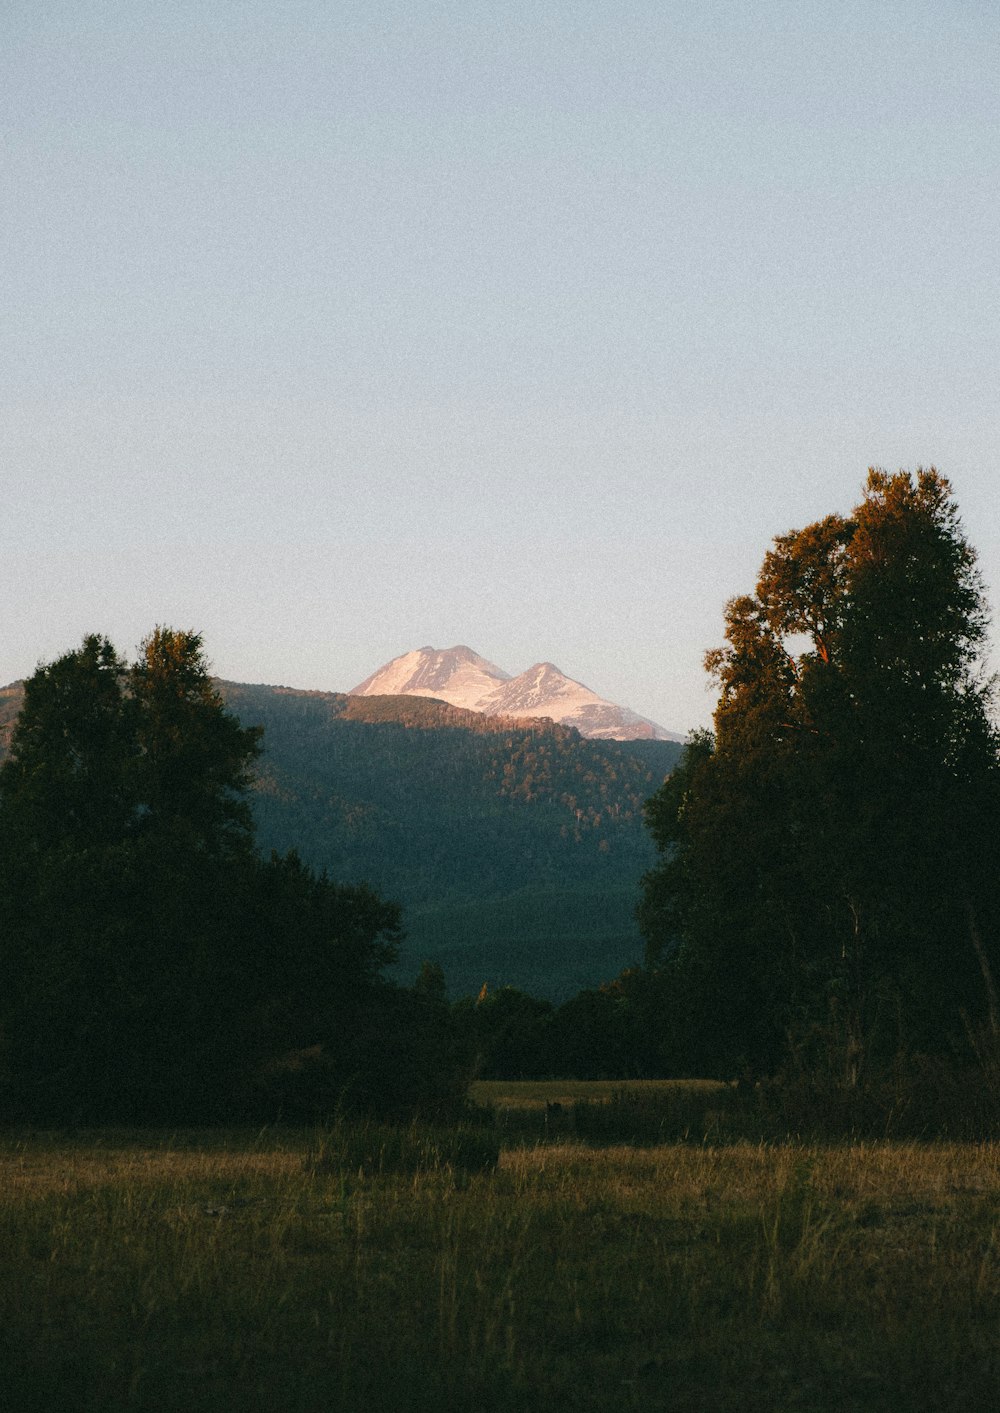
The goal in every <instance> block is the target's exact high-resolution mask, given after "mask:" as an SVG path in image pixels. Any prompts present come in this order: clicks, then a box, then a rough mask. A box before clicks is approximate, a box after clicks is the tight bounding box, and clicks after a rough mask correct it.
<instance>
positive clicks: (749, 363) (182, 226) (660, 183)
mask: <svg viewBox="0 0 1000 1413" xmlns="http://www.w3.org/2000/svg"><path fill="white" fill-rule="evenodd" d="M998 40H1000V14H998V12H997V11H996V9H995V8H994V7H993V6H989V5H983V4H981V3H966V0H935V3H928V4H922V3H903V0H897V2H896V3H893V0H885V3H879V4H877V5H876V4H872V3H871V0H865V3H854V0H847V2H846V3H838V0H822V3H814V0H757V3H753V4H748V3H747V2H746V0H731V3H726V0H699V3H697V4H691V3H690V0H676V3H675V0H648V2H647V3H642V2H641V0H608V2H607V3H605V2H604V0H579V2H578V3H569V0H564V3H547V2H546V0H526V3H520V0H518V2H517V3H503V0H491V3H489V4H485V3H483V4H480V3H477V0H455V3H450V2H446V0H398V3H392V2H391V0H339V3H338V0H212V3H211V4H205V3H204V0H171V3H170V4H169V5H164V4H159V3H152V0H149V3H139V0H135V3H132V0H118V3H112V0H105V2H104V3H91V0H71V3H67V2H66V0H48V3H46V4H45V5H37V4H31V3H28V0H9V3H8V4H7V5H5V6H4V7H3V14H2V16H0V124H2V139H3V141H2V151H0V171H2V182H3V191H4V201H3V203H2V204H0V282H2V292H3V299H2V308H3V311H4V315H3V318H2V319H0V683H7V682H10V681H13V680H14V679H15V678H18V677H23V676H26V675H28V674H30V673H31V672H32V671H33V670H34V668H35V667H36V665H37V664H38V663H39V662H40V661H49V660H52V659H53V658H54V657H56V656H58V655H59V654H61V653H63V652H65V651H67V650H69V649H71V648H74V647H76V646H77V645H78V644H79V642H80V640H81V638H82V637H83V635H84V634H85V633H90V632H101V633H105V634H106V635H107V636H109V637H110V638H111V639H112V640H113V641H114V642H115V643H116V644H117V646H118V647H119V648H120V649H121V650H122V651H123V652H124V653H125V654H126V655H131V654H132V652H133V651H134V650H135V648H136V646H137V645H138V643H139V642H140V641H141V639H142V638H143V637H144V636H145V635H146V634H147V633H148V632H149V631H150V630H151V629H152V628H153V626H154V625H156V624H158V623H162V624H169V625H171V626H173V627H177V628H196V629H198V630H199V631H201V632H202V633H203V635H204V641H205V647H206V650H207V653H208V657H209V659H210V661H211V663H212V666H213V668H214V670H215V671H216V672H217V673H218V674H219V675H220V676H222V677H225V678H228V679H230V680H236V681H246V682H271V683H283V684H285V685H288V686H294V687H307V688H316V689H322V690H328V691H345V690H347V689H349V688H351V687H353V686H355V685H356V684H357V683H358V682H360V681H361V680H362V679H363V678H364V677H366V676H367V675H368V674H369V673H370V672H372V671H374V670H375V668H377V667H379V666H380V665H381V664H382V663H384V662H386V661H387V660H388V659H390V658H392V657H395V656H396V655H398V654H400V653H403V652H407V651H409V650H411V649H413V648H417V647H422V646H425V645H432V646H435V647H442V648H446V647H452V646H454V645H456V644H459V643H464V644H467V645H468V646H470V647H472V648H474V649H475V650H476V651H478V652H480V653H482V654H483V655H484V656H485V657H487V658H489V659H490V660H491V661H493V662H495V663H497V664H498V665H500V666H501V667H503V668H505V669H506V670H507V671H508V672H511V673H518V672H521V671H523V670H524V669H525V668H527V667H528V666H530V665H531V664H533V663H535V662H537V661H542V660H548V661H552V662H554V663H556V664H557V665H558V666H559V667H560V668H561V669H562V670H563V671H564V672H566V673H568V674H569V675H570V676H571V677H574V678H576V679H578V680H580V681H583V682H584V683H586V684H587V685H588V686H590V687H592V688H593V689H594V690H595V691H597V692H599V693H600V694H601V695H602V696H605V697H608V698H610V699H612V700H614V701H617V702H620V703H623V704H626V705H628V706H630V707H632V708H633V709H635V710H636V711H639V712H641V713H642V714H643V715H644V716H648V717H650V718H652V719H653V720H655V721H658V722H660V723H661V724H662V725H663V726H665V727H667V728H668V729H670V730H674V731H687V730H689V729H692V728H694V727H696V726H700V725H706V724H708V722H709V721H710V717H711V712H712V708H713V705H714V696H713V692H712V689H711V684H710V683H709V681H708V679H707V677H706V676H705V673H704V671H703V667H702V659H703V656H704V653H705V650H706V649H708V648H711V647H713V646H715V645H717V644H718V643H719V642H720V641H721V639H722V616H723V609H724V605H725V602H726V600H727V599H728V598H730V597H731V596H733V595H734V594H737V593H742V592H747V591H751V590H752V588H753V584H754V582H755V579H756V575H757V570H758V567H759V565H760V562H761V559H762V558H763V555H764V553H765V552H766V550H767V548H768V545H769V543H770V541H771V539H772V538H773V536H774V535H776V534H780V533H784V532H786V531H788V530H790V529H793V528H798V527H799V526H801V525H804V524H807V523H809V522H811V521H813V520H815V519H818V518H820V517H821V516H823V515H826V514H829V513H832V512H846V511H848V510H849V509H850V508H851V506H853V505H854V504H856V503H857V502H858V500H859V499H860V493H861V488H862V486H863V483H864V480H865V477H866V471H867V468H868V467H869V466H870V465H878V466H882V467H884V468H885V469H887V470H890V471H894V470H897V469H899V468H906V469H916V468H917V467H918V466H929V465H934V466H936V467H937V468H938V470H940V471H941V472H942V473H944V474H945V475H946V476H948V478H949V479H950V480H951V482H952V485H953V487H954V491H955V495H956V498H957V501H958V504H959V507H960V510H961V513H962V517H963V522H964V525H965V530H966V533H967V535H968V537H969V539H970V541H971V542H972V544H973V545H974V546H975V547H976V548H977V550H978V551H979V555H980V567H981V570H982V573H983V576H984V579H985V581H986V585H987V590H988V594H989V596H990V600H991V603H993V604H994V605H995V604H997V595H998V593H1000V516H998V514H997V504H998V500H1000V496H998V489H1000V481H998V478H997V467H996V450H997V435H996V433H997V419H998V407H1000V402H998V396H997V394H998V384H1000V378H998V374H1000V319H998V310H1000V232H998V224H1000V221H998V217H1000V170H998V169H1000V52H998V51H1000V45H998Z"/></svg>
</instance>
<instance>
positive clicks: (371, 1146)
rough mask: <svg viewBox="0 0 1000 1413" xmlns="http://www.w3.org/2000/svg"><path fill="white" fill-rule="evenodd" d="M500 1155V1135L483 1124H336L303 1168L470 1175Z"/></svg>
mask: <svg viewBox="0 0 1000 1413" xmlns="http://www.w3.org/2000/svg"><path fill="white" fill-rule="evenodd" d="M499 1159H500V1140H499V1139H498V1138H497V1137H496V1135H495V1134H494V1133H492V1132H490V1131H488V1130H486V1129H483V1128H482V1127H470V1126H462V1125H459V1126H456V1127H448V1128H434V1127H425V1126H423V1125H416V1124H413V1125H410V1126H408V1127H407V1126H400V1125H386V1124H338V1125H336V1126H335V1127H334V1128H332V1129H331V1130H330V1131H329V1133H327V1134H325V1135H324V1136H323V1138H322V1139H321V1140H320V1142H319V1144H318V1147H317V1148H316V1150H315V1151H314V1152H313V1153H311V1154H310V1155H309V1157H308V1158H307V1159H306V1169H307V1171H309V1172H314V1173H339V1174H341V1175H343V1176H344V1177H350V1176H352V1175H360V1176H362V1177H389V1176H395V1175H414V1174H417V1173H449V1174H453V1175H454V1176H456V1177H468V1176H470V1175H472V1174H474V1173H487V1172H493V1171H494V1170H495V1168H496V1166H497V1163H498V1162H499Z"/></svg>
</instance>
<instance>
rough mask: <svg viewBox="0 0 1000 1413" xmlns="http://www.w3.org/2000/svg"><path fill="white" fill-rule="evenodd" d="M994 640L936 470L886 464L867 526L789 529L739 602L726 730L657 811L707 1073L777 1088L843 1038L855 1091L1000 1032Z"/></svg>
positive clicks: (734, 605)
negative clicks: (986, 661) (773, 1082)
mask: <svg viewBox="0 0 1000 1413" xmlns="http://www.w3.org/2000/svg"><path fill="white" fill-rule="evenodd" d="M985 627H986V612H985V606H984V601H983V594H982V586H981V583H980V580H979V577H978V574H977V572H976V567H975V555H974V553H973V551H972V549H971V548H970V547H969V545H968V544H967V542H966V540H965V538H964V536H963V534H962V529H961V523H960V520H959V517H958V513H957V509H956V507H955V504H954V501H953V499H952V496H951V489H950V486H949V485H948V482H947V481H946V480H945V479H944V478H943V477H941V476H940V475H938V474H937V473H936V472H934V471H920V472H918V473H917V474H916V475H915V476H911V475H908V474H906V473H903V472H900V473H898V474H897V475H891V476H890V475H887V474H885V473H884V472H880V471H872V472H871V473H870V474H869V478H868V483H867V486H866V489H865V495H864V499H863V501H862V502H861V504H860V505H859V506H858V507H857V508H856V509H855V511H854V512H853V514H852V515H851V516H850V517H849V518H843V517H840V516H828V517H827V518H826V519H824V520H822V521H819V522H817V523H816V524H814V525H810V526H808V527H807V528H806V529H805V530H801V531H795V532H791V533H789V534H786V535H781V536H779V537H778V538H777V539H776V540H775V542H774V547H773V548H772V550H771V551H769V553H768V554H767V555H766V557H765V559H764V563H763V566H762V569H761V574H760V578H759V580H758V584H757V591H756V594H755V595H752V596H751V595H744V596H742V597H739V598H736V599H733V600H732V601H731V602H730V603H729V605H728V607H727V611H726V640H727V641H726V645H725V646H724V647H723V648H720V649H718V650H716V651H714V652H712V653H710V654H709V655H708V666H709V668H710V670H711V671H712V672H713V673H714V674H715V676H716V678H717V680H718V682H719V686H720V698H719V704H718V707H717V710H716V714H715V735H714V738H712V737H710V736H707V735H706V736H702V737H701V738H699V739H697V740H695V741H694V742H693V743H692V744H691V745H690V746H689V748H688V750H687V752H686V754H685V757H684V760H683V762H682V764H681V766H680V768H679V769H678V770H677V771H676V772H674V774H673V776H672V777H671V778H670V779H669V780H668V781H667V782H666V784H665V785H664V786H663V788H662V789H661V790H660V791H659V792H658V793H657V794H656V795H655V796H654V797H653V799H652V800H651V801H650V803H649V806H648V808H647V817H648V822H649V826H650V829H651V831H652V833H653V837H654V840H655V842H656V845H657V847H658V849H659V850H660V853H661V862H660V864H659V865H658V866H657V868H655V869H654V870H652V871H651V873H650V874H649V875H648V876H647V878H646V880H645V886H644V896H643V902H642V905H641V912H640V916H641V922H642V926H643V929H644V932H645V935H646V938H647V943H648V953H647V957H648V960H649V962H650V963H651V964H652V965H653V966H655V967H657V968H658V969H660V971H661V974H662V975H663V977H664V978H665V982H666V986H667V992H668V995H669V1002H668V1012H667V1016H666V1017H665V1021H666V1026H667V1029H668V1031H669V1032H670V1035H669V1039H668V1041H667V1047H666V1048H667V1050H668V1051H670V1050H672V1051H673V1053H674V1058H675V1061H676V1062H677V1063H678V1064H679V1065H682V1066H683V1067H684V1068H685V1069H686V1070H687V1072H692V1071H695V1072H701V1073H715V1074H735V1073H740V1072H741V1071H744V1070H746V1071H748V1072H751V1073H752V1072H756V1073H762V1072H763V1073H768V1072H774V1071H775V1070H776V1069H778V1068H779V1067H780V1066H781V1065H783V1064H785V1063H786V1062H788V1061H789V1059H790V1058H791V1057H792V1055H793V1054H796V1053H800V1051H801V1047H802V1046H803V1045H806V1044H808V1043H809V1039H808V1038H809V1037H810V1036H813V1037H816V1036H818V1035H820V1034H822V1035H823V1037H824V1039H823V1042H822V1044H823V1049H824V1052H825V1053H827V1054H829V1053H836V1054H838V1055H839V1056H840V1065H841V1079H842V1081H843V1082H845V1083H847V1084H848V1085H851V1084H854V1083H856V1082H858V1080H859V1079H861V1078H863V1077H864V1075H865V1073H866V1071H868V1070H870V1069H871V1068H872V1067H874V1068H876V1069H877V1068H879V1067H884V1066H885V1065H886V1064H888V1063H890V1062H891V1061H893V1060H894V1059H895V1058H896V1057H898V1056H899V1055H900V1054H901V1053H912V1052H914V1051H916V1052H919V1051H933V1050H938V1051H941V1050H942V1049H943V1050H948V1049H952V1050H957V1049H959V1048H961V1047H962V1045H963V1044H964V1043H965V1038H966V1036H967V1034H968V1033H969V1031H970V1029H973V1030H974V1029H976V1028H977V1027H980V1026H982V1025H986V1026H987V1027H988V1028H990V1029H991V1030H993V1031H995V1030H996V1028H997V1025H998V1024H1000V1017H998V1014H997V1006H996V997H995V991H994V985H993V979H992V978H993V971H994V968H995V965H996V962H997V956H996V943H995V942H994V941H993V939H994V938H996V936H997V935H998V931H997V925H998V923H1000V916H998V907H1000V896H998V893H997V887H996V878H997V874H998V869H997V865H998V863H1000V859H998V857H997V851H998V841H1000V768H998V752H997V736H996V730H995V727H994V725H993V722H992V716H991V710H992V695H991V684H990V683H989V682H988V681H985V680H983V678H982V677H981V675H980V672H979V661H980V656H981V653H982V651H983V647H984V641H985ZM831 1047H832V1050H831Z"/></svg>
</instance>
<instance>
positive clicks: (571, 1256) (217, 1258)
mask: <svg viewBox="0 0 1000 1413" xmlns="http://www.w3.org/2000/svg"><path fill="white" fill-rule="evenodd" d="M480 1097H481V1098H483V1097H489V1098H490V1099H491V1100H492V1101H493V1102H494V1103H496V1104H498V1105H499V1104H500V1101H503V1102H504V1104H505V1105H506V1107H507V1108H511V1107H514V1108H517V1107H520V1108H521V1109H523V1110H526V1111H530V1110H531V1109H532V1108H534V1109H536V1110H538V1109H542V1110H544V1104H545V1103H546V1102H550V1103H552V1102H559V1103H564V1102H572V1101H574V1100H576V1099H579V1098H580V1097H581V1096H580V1095H579V1094H578V1093H577V1092H576V1089H575V1087H573V1092H570V1090H569V1089H568V1088H567V1087H565V1086H563V1087H562V1090H561V1091H560V1094H558V1095H556V1096H555V1098H553V1096H552V1093H551V1092H550V1091H547V1090H546V1089H545V1088H544V1087H538V1088H535V1087H532V1088H527V1089H526V1088H525V1087H523V1086H518V1087H516V1088H515V1087H513V1086H507V1087H506V1093H504V1092H502V1091H494V1092H491V1093H489V1094H488V1095H484V1094H483V1093H482V1092H481V1093H480ZM583 1097H589V1098H594V1097H601V1095H600V1091H595V1089H594V1087H593V1086H587V1092H586V1093H585V1094H584V1095H583ZM497 1134H499V1138H500V1141H501V1142H502V1143H503V1145H504V1146H503V1149H502V1151H501V1152H500V1155H499V1162H498V1163H497V1164H496V1165H495V1166H493V1160H494V1159H495V1157H496V1151H497ZM449 1143H452V1140H449V1139H448V1138H447V1137H445V1138H440V1139H439V1138H435V1136H434V1135H430V1136H428V1135H424V1136H423V1137H421V1136H420V1135H415V1134H414V1135H409V1136H405V1135H404V1137H403V1138H402V1139H401V1138H400V1137H399V1136H398V1135H396V1136H395V1137H394V1136H392V1135H389V1134H386V1133H380V1132H378V1131H374V1130H373V1131H369V1132H367V1133H360V1134H359V1133H358V1132H346V1131H345V1132H343V1133H340V1134H336V1133H326V1134H319V1133H293V1132H281V1131H271V1130H267V1131H265V1132H263V1133H260V1134H251V1133H247V1134H240V1133H235V1132H231V1133H224V1132H201V1133H192V1134H173V1135H165V1134H164V1135H155V1136H153V1135H148V1134H147V1135H134V1134H132V1135H129V1134H117V1135H116V1134H114V1133H102V1134H79V1135H55V1134H47V1135H41V1134H36V1135H23V1134H22V1135H16V1134H7V1135H4V1136H2V1137H0V1253H2V1256H0V1261H2V1273H3V1274H2V1280H0V1409H2V1410H3V1413H21V1410H27V1409H38V1410H45V1413H60V1410H63V1409H66V1410H73V1413H76V1411H77V1410H80V1413H83V1410H98V1409H100V1410H102V1413H112V1411H113V1410H118V1409H148V1410H157V1411H158V1413H159V1411H160V1410H163V1413H168V1410H177V1413H181V1410H183V1413H195V1411H196V1410H206V1411H207V1410H212V1413H229V1410H237V1409H238V1410H240V1413H246V1411H247V1410H258V1409H259V1410H261V1411H262V1413H263V1410H268V1413H284V1410H303V1413H305V1411H306V1410H308V1413H312V1410H317V1413H319V1410H340V1413H353V1410H358V1413H360V1411H361V1410H365V1413H369V1410H375V1413H381V1410H383V1409H384V1410H387V1413H388V1411H389V1410H392V1413H406V1411H407V1410H424V1409H426V1410H434V1413H452V1410H455V1411H456V1413H461V1411H462V1410H469V1413H472V1410H477V1413H478V1411H479V1410H482V1411H483V1413H489V1410H510V1413H515V1410H516V1413H534V1410H543V1409H544V1410H546V1413H553V1410H559V1409H581V1410H582V1409H590V1410H604V1409H607V1410H648V1409H652V1410H656V1409H664V1410H667V1409H670V1410H690V1413H711V1410H716V1409H719V1410H723V1409H725V1410H734V1413H735V1410H741V1413H743V1410H757V1409H759V1410H765V1409H766V1410H769V1411H770V1410H776V1409H799V1410H804V1413H805V1410H808V1413H825V1410H848V1409H851V1410H858V1413H874V1411H875V1410H896V1409H898V1410H901V1413H902V1410H906V1413H914V1410H969V1413H972V1411H973V1410H987V1409H991V1408H993V1407H995V1406H996V1403H997V1390H998V1388H1000V1237H998V1226H1000V1146H997V1145H993V1144H954V1143H948V1144H922V1145H918V1144H902V1143H899V1144H892V1143H880V1144H874V1143H871V1144H864V1145H849V1144H844V1145H839V1146H825V1147H823V1146H814V1145H803V1144H797V1143H787V1144H775V1145H764V1144H749V1143H746V1142H731V1143H720V1144H706V1143H692V1142H688V1143H683V1142H677V1143H667V1144H659V1145H658V1146H655V1147H638V1146H633V1145H622V1144H617V1145H614V1146H597V1145H594V1144H593V1143H591V1144H585V1143H583V1142H581V1141H580V1140H579V1138H578V1137H576V1136H565V1135H560V1136H558V1137H553V1136H552V1135H550V1136H549V1137H548V1139H546V1138H545V1137H544V1135H543V1132H542V1130H541V1129H540V1130H539V1135H538V1137H537V1139H533V1140H532V1139H529V1137H528V1136H527V1134H526V1131H523V1130H522V1131H519V1132H518V1133H517V1134H516V1136H515V1138H514V1139H513V1140H512V1139H510V1138H509V1137H508V1136H506V1134H505V1133H504V1130H503V1126H502V1124H500V1125H498V1128H497V1130H496V1131H492V1130H489V1129H480V1130H470V1132H469V1133H468V1134H467V1135H466V1136H465V1138H464V1139H463V1140H462V1144H460V1145H459V1146H457V1147H456V1146H454V1143H452V1147H449ZM462 1145H464V1146H462ZM479 1169H481V1170H479Z"/></svg>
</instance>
